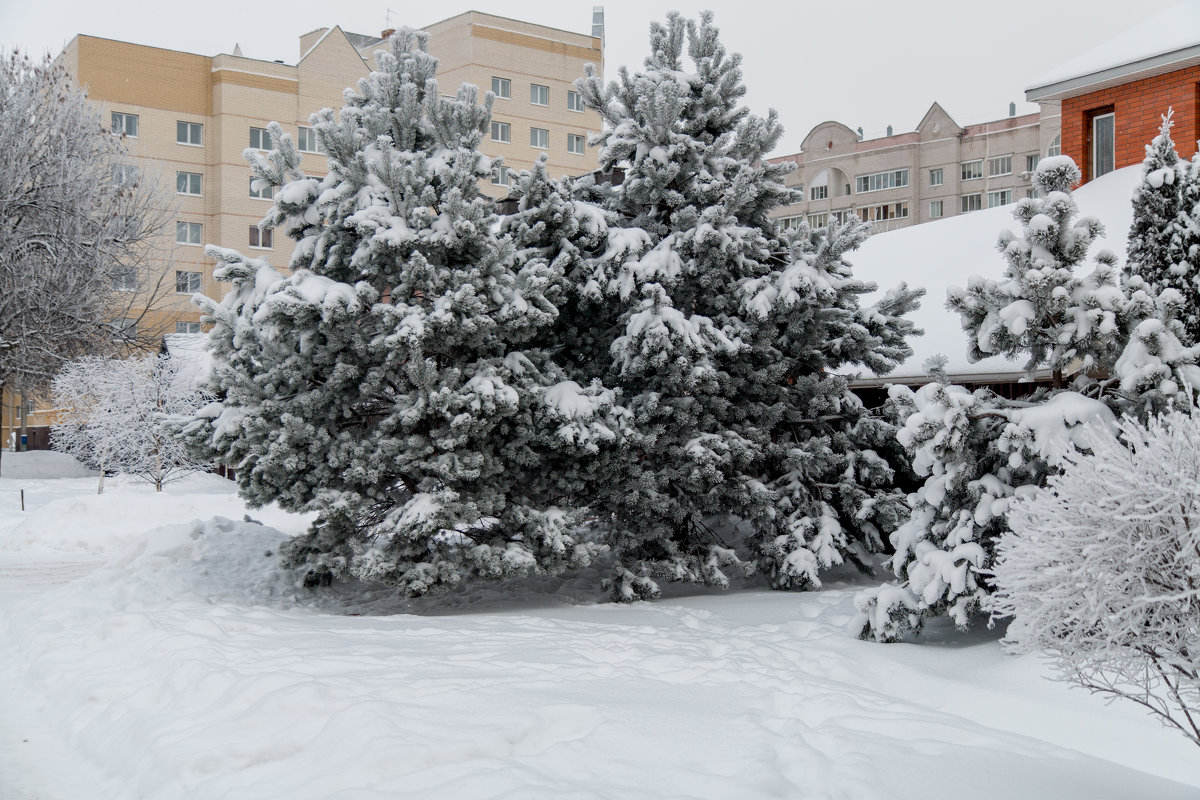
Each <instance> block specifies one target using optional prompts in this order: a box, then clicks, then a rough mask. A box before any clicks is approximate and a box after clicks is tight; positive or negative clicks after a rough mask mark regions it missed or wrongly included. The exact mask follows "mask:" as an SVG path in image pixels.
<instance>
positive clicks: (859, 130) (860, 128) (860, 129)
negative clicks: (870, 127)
mask: <svg viewBox="0 0 1200 800" xmlns="http://www.w3.org/2000/svg"><path fill="white" fill-rule="evenodd" d="M862 137H863V132H862V125H859V126H858V140H859V141H860V142H861V141H862Z"/></svg>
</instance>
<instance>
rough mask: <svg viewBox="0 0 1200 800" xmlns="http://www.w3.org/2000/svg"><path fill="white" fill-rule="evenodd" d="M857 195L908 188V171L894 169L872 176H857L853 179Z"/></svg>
mask: <svg viewBox="0 0 1200 800" xmlns="http://www.w3.org/2000/svg"><path fill="white" fill-rule="evenodd" d="M855 182H856V184H857V185H856V190H857V193H858V194H863V193H864V192H878V191H880V190H882V189H896V188H898V187H901V186H908V170H906V169H896V170H889V171H887V172H876V173H874V174H872V175H859V176H858V177H857V178H855Z"/></svg>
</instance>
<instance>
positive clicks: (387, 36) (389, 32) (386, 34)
mask: <svg viewBox="0 0 1200 800" xmlns="http://www.w3.org/2000/svg"><path fill="white" fill-rule="evenodd" d="M395 32H396V29H395V28H388V29H387V30H386V31H384V32H383V33H381V34H379V38H380V39H390V38H392V34H393V33H395Z"/></svg>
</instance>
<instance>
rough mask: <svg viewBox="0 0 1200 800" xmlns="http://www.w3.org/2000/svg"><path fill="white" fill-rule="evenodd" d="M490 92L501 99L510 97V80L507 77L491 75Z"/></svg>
mask: <svg viewBox="0 0 1200 800" xmlns="http://www.w3.org/2000/svg"><path fill="white" fill-rule="evenodd" d="M492 94H494V95H496V97H499V98H501V99H503V100H507V99H509V98H510V97H512V81H510V80H509V79H508V78H497V77H496V76H494V75H493V76H492Z"/></svg>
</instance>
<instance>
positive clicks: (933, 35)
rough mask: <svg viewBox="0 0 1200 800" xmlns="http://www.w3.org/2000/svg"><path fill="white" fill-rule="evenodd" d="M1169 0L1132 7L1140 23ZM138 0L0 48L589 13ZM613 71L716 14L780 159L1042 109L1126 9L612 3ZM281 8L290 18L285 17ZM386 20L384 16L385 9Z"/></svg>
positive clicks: (220, 42)
mask: <svg viewBox="0 0 1200 800" xmlns="http://www.w3.org/2000/svg"><path fill="white" fill-rule="evenodd" d="M1172 4H1173V0H1139V1H1138V2H1137V3H1136V8H1137V11H1138V13H1139V15H1140V18H1145V17H1147V16H1150V15H1152V14H1155V13H1157V12H1159V11H1161V10H1163V9H1164V8H1167V7H1169V6H1170V5H1172ZM189 5H190V6H191V7H189V8H188V9H187V10H183V7H182V4H176V3H172V2H162V3H143V2H135V1H134V0H109V2H97V1H96V0H40V2H39V1H38V0H0V47H5V48H11V47H20V48H22V49H25V50H29V51H32V52H35V53H39V52H41V51H49V52H52V53H57V52H58V51H59V50H61V49H62V47H63V45H64V44H66V42H67V41H69V40H70V38H71V37H72V36H74V35H75V34H77V33H86V34H90V35H93V36H102V37H107V38H112V39H121V40H124V41H129V42H136V43H139V44H148V45H154V46H157V47H166V48H169V49H173V50H183V51H187V52H192V53H200V54H203V55H216V54H217V53H228V52H231V51H232V50H233V46H234V43H235V42H236V43H240V44H241V47H242V51H243V53H244V54H245V55H247V56H249V57H251V58H263V59H268V60H274V59H281V60H283V61H286V62H287V63H289V64H294V63H295V62H296V59H297V58H298V56H299V52H298V51H299V41H298V40H299V37H300V34H302V33H305V32H307V31H310V30H312V29H313V28H318V27H325V26H332V25H341V26H342V28H343V29H344V30H347V31H351V32H353V33H367V34H375V35H378V34H379V32H380V31H382V30H383V29H384V28H385V27H388V26H389V25H390V26H392V27H398V26H399V25H405V24H407V25H414V26H422V25H428V24H430V23H432V22H436V21H438V20H441V19H445V18H446V17H450V16H454V15H455V14H458V13H461V12H463V11H468V10H472V9H474V10H478V11H485V12H489V13H493V14H500V15H503V16H508V17H513V18H516V19H523V20H528V21H531V22H538V23H541V24H544V25H550V26H552V27H556V28H562V29H565V30H570V31H577V32H582V33H587V32H590V30H591V16H592V14H591V12H592V3H591V2H586V3H584V2H571V0H562V1H560V2H546V1H545V0H542V1H541V2H532V1H531V0H504V2H498V1H497V0H469V1H468V2H459V0H443V2H440V3H437V4H416V3H411V2H403V0H375V1H374V2H367V0H341V1H340V2H338V3H336V4H335V6H330V5H329V3H327V2H316V0H288V2H286V3H278V2H257V3H253V2H249V3H248V2H244V1H243V0H237V2H234V0H206V1H205V2H202V3H200V4H189ZM604 7H605V14H606V21H607V37H606V60H607V64H606V76H608V77H611V76H613V75H615V74H616V67H617V66H618V65H620V64H628V65H630V66H631V67H636V66H640V65H641V62H642V59H643V58H644V57H645V55H646V49H647V31H648V29H649V24H650V22H651V21H652V20H661V19H663V18H664V17H665V16H666V13H667V11H669V10H672V9H678V10H679V11H680V12H682V13H684V14H685V15H690V16H695V15H696V14H697V13H698V12H699V10H700V9H704V8H711V9H712V10H713V11H714V12H715V14H716V23H717V25H718V26H719V27H720V29H721V32H722V40H723V41H724V43H725V46H726V47H727V48H728V49H729V50H731V51H734V52H740V53H742V54H743V55H744V56H745V60H744V62H743V70H744V74H745V79H746V85H747V87H748V88H749V92H748V94H747V97H746V102H747V103H748V104H749V106H750V108H751V109H752V110H753V111H754V112H755V113H758V114H765V113H766V110H767V108H768V107H774V108H775V109H776V110H777V111H778V112H779V116H780V119H781V120H782V122H783V125H784V128H785V133H784V138H783V141H782V142H781V144H780V146H779V148H778V149H777V150H776V154H777V155H784V154H787V153H794V152H796V151H798V150H799V149H800V142H801V141H802V140H803V139H804V136H805V135H806V134H807V133H808V131H809V130H811V129H812V127H813V126H814V125H817V124H818V123H820V122H823V121H825V120H830V119H832V120H837V121H839V122H843V123H845V124H847V125H849V126H850V127H851V128H857V127H859V126H862V128H863V129H864V132H865V134H866V136H867V138H873V137H875V136H882V135H883V134H884V130H885V129H886V127H887V126H888V125H889V124H891V125H894V126H895V130H896V132H897V133H900V132H904V131H910V130H912V129H913V128H915V127H916V125H917V123H918V122H919V121H920V120H921V117H922V116H924V114H925V111H926V110H927V109H928V108H929V105H930V104H931V103H932V102H933V101H935V100H936V101H938V102H939V103H941V104H942V106H943V107H944V108H945V109H946V111H948V112H949V113H950V115H951V116H952V117H954V119H955V120H956V121H957V122H958V123H959V124H968V123H974V122H985V121H988V120H993V119H1000V118H1002V117H1005V116H1007V114H1008V104H1009V102H1010V101H1012V102H1016V103H1017V112H1018V113H1029V112H1032V111H1036V110H1037V107H1036V106H1035V105H1033V104H1029V103H1026V102H1025V100H1024V97H1025V95H1024V90H1025V87H1026V86H1027V85H1029V84H1030V83H1031V82H1033V81H1035V80H1037V79H1038V78H1040V77H1041V76H1042V75H1043V74H1045V73H1047V72H1048V71H1050V70H1051V69H1053V68H1055V67H1056V66H1058V65H1059V64H1061V63H1063V62H1065V61H1067V60H1069V59H1071V58H1074V57H1075V56H1078V55H1079V54H1080V53H1082V52H1085V51H1087V50H1090V49H1091V48H1092V47H1094V46H1096V45H1097V44H1101V43H1103V42H1105V41H1107V40H1108V39H1111V38H1113V37H1115V36H1117V35H1119V34H1120V33H1121V32H1122V31H1123V30H1125V28H1126V27H1127V26H1128V25H1129V19H1130V13H1129V12H1130V9H1131V8H1132V7H1133V4H1132V2H1131V0H1006V1H1005V2H1002V3H988V4H986V5H985V4H983V3H976V2H973V1H972V0H907V2H905V0H850V2H839V0H832V2H814V0H790V2H775V3H764V2H757V1H756V0H740V1H735V0H707V2H699V3H697V2H679V1H678V0H637V2H630V0H620V1H619V2H611V1H610V2H606V3H604ZM283 9H286V11H284V10H283ZM389 9H390V11H389Z"/></svg>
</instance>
